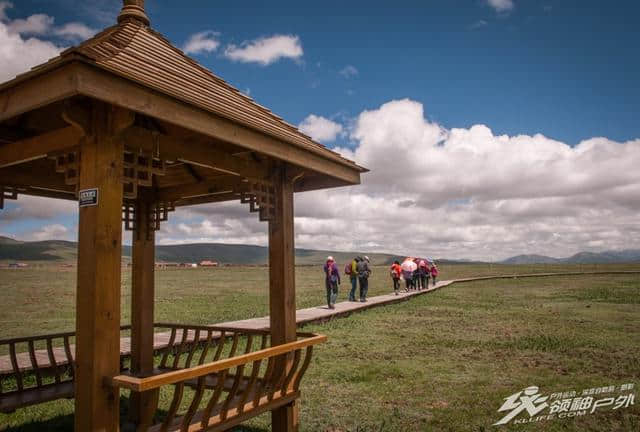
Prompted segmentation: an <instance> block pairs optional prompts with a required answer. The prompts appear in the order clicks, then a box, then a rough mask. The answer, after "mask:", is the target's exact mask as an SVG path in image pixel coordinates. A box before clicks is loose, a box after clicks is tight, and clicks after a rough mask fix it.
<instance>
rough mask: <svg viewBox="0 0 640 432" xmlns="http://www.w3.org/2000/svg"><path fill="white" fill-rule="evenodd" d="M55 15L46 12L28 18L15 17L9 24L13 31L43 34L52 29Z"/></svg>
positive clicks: (10, 29)
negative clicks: (51, 15)
mask: <svg viewBox="0 0 640 432" xmlns="http://www.w3.org/2000/svg"><path fill="white" fill-rule="evenodd" d="M53 21H54V19H53V17H50V16H49V15H45V14H35V15H31V16H30V17H27V18H26V19H15V20H13V21H10V22H9V23H8V25H7V27H8V29H9V31H10V32H11V33H18V34H34V35H42V34H45V33H47V32H49V31H50V30H51V27H52V26H53Z"/></svg>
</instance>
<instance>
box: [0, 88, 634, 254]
mask: <svg viewBox="0 0 640 432" xmlns="http://www.w3.org/2000/svg"><path fill="white" fill-rule="evenodd" d="M310 118H311V120H309V121H308V122H307V119H309V117H308V118H307V119H305V122H307V123H309V124H317V123H322V121H318V119H322V117H320V116H313V117H311V116H310ZM325 120H327V119H325ZM327 121H329V122H331V120H327ZM303 123H304V122H303ZM331 123H334V124H335V125H337V126H332V128H333V132H332V133H333V134H334V135H335V134H339V133H348V134H349V138H350V139H351V141H352V142H353V143H354V147H350V148H336V149H335V150H337V151H339V152H340V153H342V154H343V155H344V156H346V157H349V158H353V159H354V160H356V162H358V163H359V164H361V165H363V166H365V167H367V168H370V169H371V172H370V173H367V174H364V175H363V179H362V180H363V184H362V185H359V186H354V187H344V188H337V189H329V190H322V191H314V192H306V193H301V194H297V195H296V198H295V212H296V219H295V226H296V246H297V247H302V248H315V249H319V248H326V249H333V250H360V251H381V252H382V251H385V252H392V253H400V254H402V253H407V254H415V255H430V256H434V257H449V258H469V259H485V260H498V259H503V258H506V257H509V256H512V255H517V254H520V253H539V254H546V255H553V256H568V255H571V254H573V253H576V252H579V251H581V250H604V249H624V248H637V247H638V246H639V245H640V222H639V221H638V217H637V215H638V212H639V211H640V195H639V194H638V190H640V171H639V170H637V166H639V165H640V139H635V140H631V141H627V142H615V141H613V140H610V139H607V138H603V137H596V138H591V139H587V140H584V141H582V142H580V143H578V144H577V145H575V146H570V145H568V144H566V143H563V142H561V141H557V140H554V139H551V138H549V137H546V136H544V135H541V134H536V135H516V136H508V135H501V134H496V133H495V132H493V131H492V130H491V129H490V128H489V127H488V126H486V125H474V126H471V127H469V128H451V129H449V128H445V127H443V126H441V125H439V124H438V123H436V122H433V121H431V120H429V118H428V116H427V115H426V113H425V109H424V106H423V105H422V104H421V103H419V102H417V101H413V100H410V99H403V100H394V101H390V102H388V103H385V104H383V105H381V106H379V107H377V108H375V109H371V110H367V111H363V112H362V113H360V114H359V115H358V116H357V117H356V118H355V119H354V120H353V124H352V126H350V127H348V128H347V127H345V126H342V125H340V124H339V123H335V122H331ZM320 130H321V131H322V129H320ZM336 131H338V132H336ZM312 135H313V134H312ZM317 136H318V135H316V137H317ZM325 137H326V136H325ZM328 137H329V138H331V134H328ZM321 138H322V137H321ZM54 205H59V206H63V207H58V208H57V209H56V208H55V207H53V206H54ZM76 207H77V205H76V204H75V203H67V202H64V201H55V200H44V199H39V198H28V197H25V198H20V200H19V201H17V202H15V203H14V202H11V201H9V202H8V205H7V209H5V210H4V211H2V212H0V231H2V232H15V231H16V230H15V227H14V229H11V227H12V226H13V225H12V222H14V221H18V220H20V221H23V220H25V219H26V218H31V219H34V218H40V219H41V220H45V221H48V222H47V225H48V226H55V225H56V222H57V221H59V220H60V217H61V215H64V214H67V215H69V220H70V221H75V219H74V218H73V216H74V215H75V214H76V213H75V212H76V211H77V210H76ZM51 219H55V221H52V220H51ZM67 228H68V232H66V233H65V232H63V230H60V229H59V228H58V229H57V231H56V230H55V229H54V228H51V227H50V228H47V230H45V229H44V228H43V229H41V230H37V231H36V232H34V233H32V234H25V237H28V238H44V237H46V236H50V237H49V238H53V237H54V236H69V235H70V234H69V233H70V232H71V231H73V230H69V227H67ZM158 242H159V243H160V244H173V243H190V242H222V243H237V244H259V245H266V243H267V224H266V223H264V222H259V221H258V217H257V216H256V215H255V214H251V213H249V210H248V207H247V206H246V205H241V204H240V203H239V202H228V203H220V204H209V205H201V206H195V207H189V208H179V209H178V210H177V211H176V212H174V213H172V214H171V215H170V217H169V222H167V223H164V224H163V225H162V229H161V231H160V232H159V233H158Z"/></svg>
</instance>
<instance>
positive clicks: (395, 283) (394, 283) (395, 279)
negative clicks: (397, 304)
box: [392, 278, 400, 291]
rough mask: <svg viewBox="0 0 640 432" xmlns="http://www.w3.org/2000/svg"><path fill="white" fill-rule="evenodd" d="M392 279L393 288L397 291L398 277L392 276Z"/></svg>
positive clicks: (398, 287) (398, 285)
mask: <svg viewBox="0 0 640 432" xmlns="http://www.w3.org/2000/svg"><path fill="white" fill-rule="evenodd" d="M392 279H393V290H394V291H398V290H399V289H400V279H399V278H392Z"/></svg>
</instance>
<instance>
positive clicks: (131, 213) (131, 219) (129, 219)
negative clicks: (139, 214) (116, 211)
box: [122, 202, 136, 231]
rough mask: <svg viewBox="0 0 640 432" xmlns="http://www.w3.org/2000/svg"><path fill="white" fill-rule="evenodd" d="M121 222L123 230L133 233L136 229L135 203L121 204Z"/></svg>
mask: <svg viewBox="0 0 640 432" xmlns="http://www.w3.org/2000/svg"><path fill="white" fill-rule="evenodd" d="M122 222H124V229H125V230H127V231H134V230H135V229H136V203H135V202H124V203H123V204H122Z"/></svg>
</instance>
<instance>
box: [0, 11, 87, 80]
mask: <svg viewBox="0 0 640 432" xmlns="http://www.w3.org/2000/svg"><path fill="white" fill-rule="evenodd" d="M12 6H13V5H12V4H11V3H9V2H6V1H4V2H0V64H2V68H1V69H0V82H3V81H6V80H8V79H11V78H13V77H14V76H16V75H17V74H20V73H22V72H25V71H27V70H28V69H30V68H31V67H33V66H36V65H38V64H40V63H43V62H45V61H47V60H49V59H50V58H52V57H55V56H56V55H58V54H59V53H60V51H62V50H63V49H64V46H61V45H58V44H56V43H54V42H52V41H49V40H46V39H42V38H41V37H54V38H62V39H66V40H74V39H85V38H88V37H90V36H92V35H93V34H94V33H95V31H94V30H93V29H90V28H89V27H87V26H86V25H84V24H82V23H77V22H71V23H67V24H65V25H63V26H61V27H56V26H54V18H53V17H51V16H48V15H45V14H34V15H31V16H29V17H27V18H19V19H13V20H12V19H9V17H8V16H7V14H6V10H7V9H10V8H11V7H12ZM36 36H39V37H40V38H39V37H36Z"/></svg>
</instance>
